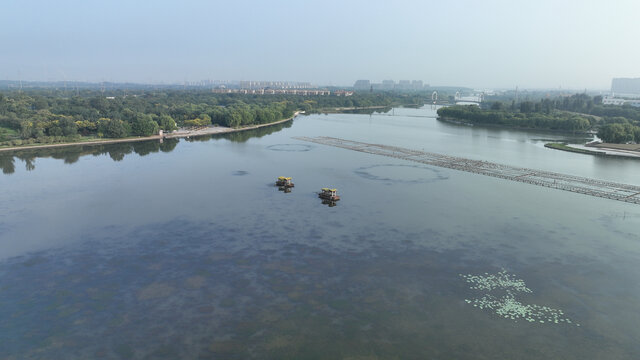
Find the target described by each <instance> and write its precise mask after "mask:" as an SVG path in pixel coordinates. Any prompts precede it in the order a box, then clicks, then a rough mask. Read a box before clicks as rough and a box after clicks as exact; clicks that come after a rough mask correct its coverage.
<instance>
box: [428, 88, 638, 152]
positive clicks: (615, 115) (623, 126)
mask: <svg viewBox="0 0 640 360" xmlns="http://www.w3.org/2000/svg"><path fill="white" fill-rule="evenodd" d="M438 115H439V116H441V117H443V118H451V119H456V120H460V121H465V122H469V123H474V124H491V125H501V126H510V127H520V128H531V129H548V130H558V131H572V132H576V131H588V130H594V129H597V130H598V133H597V134H598V137H599V138H601V139H602V140H603V141H604V142H610V143H625V142H637V143H640V109H638V108H634V107H633V106H630V105H624V106H617V105H603V104H602V96H594V97H591V96H589V95H587V94H574V95H571V96H561V97H555V98H542V99H540V100H539V101H521V102H518V103H516V102H515V100H512V101H511V102H510V103H509V102H507V101H493V102H491V101H490V102H487V103H483V108H479V107H477V106H451V107H446V108H441V109H438ZM589 115H593V116H589Z"/></svg>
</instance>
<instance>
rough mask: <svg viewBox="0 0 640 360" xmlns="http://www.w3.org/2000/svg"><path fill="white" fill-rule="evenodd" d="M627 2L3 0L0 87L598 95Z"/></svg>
mask: <svg viewBox="0 0 640 360" xmlns="http://www.w3.org/2000/svg"><path fill="white" fill-rule="evenodd" d="M638 14H640V3H638V2H636V1H631V0H619V1H615V2H610V3H603V2H601V1H595V0H586V1H569V0H566V1H551V0H540V1H536V2H512V1H502V0H487V1H483V2H476V1H467V0H460V1H457V2H456V3H455V4H450V3H446V2H441V1H438V2H436V1H418V0H414V1H409V0H399V1H397V2H394V3H393V4H391V3H389V2H387V1H382V0H371V1H364V0H353V1H347V2H343V1H337V0H327V1H322V2H313V1H310V2H299V1H292V0H280V1H273V2H268V3H267V2H259V1H247V0H245V1H236V2H210V1H204V0H187V1H181V2H178V1H170V0H158V1H154V2H150V1H135V2H132V1H124V0H113V1H111V2H86V1H79V0H60V1H56V2H50V1H44V0H34V1H30V2H24V1H16V0H8V1H7V2H5V3H4V4H3V10H2V12H1V13H0V41H1V43H2V44H3V45H2V47H3V55H2V57H0V79H2V80H5V79H9V80H32V81H33V80H36V81H64V80H67V81H88V82H102V81H109V82H133V83H149V84H169V83H177V84H179V83H184V82H185V81H186V82H194V81H202V80H205V79H220V80H239V81H242V80H263V81H300V82H311V83H314V84H318V85H338V86H351V85H353V84H354V82H355V81H356V80H358V79H372V80H374V81H382V80H384V79H394V80H395V81H398V80H401V79H421V80H423V81H424V82H425V83H429V84H432V85H435V86H445V85H447V86H464V87H471V88H515V87H516V86H519V87H520V88H564V89H584V88H587V89H601V90H607V89H610V87H611V79H612V78H617V77H629V78H635V77H640V67H638V65H637V60H638V59H640V48H639V47H637V46H634V45H633V44H635V41H636V39H635V38H636V36H635V33H634V32H633V31H630V29H633V28H635V27H636V18H637V16H638Z"/></svg>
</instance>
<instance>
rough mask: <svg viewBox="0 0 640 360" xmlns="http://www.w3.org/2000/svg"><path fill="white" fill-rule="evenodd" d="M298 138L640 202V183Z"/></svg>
mask: <svg viewBox="0 0 640 360" xmlns="http://www.w3.org/2000/svg"><path fill="white" fill-rule="evenodd" d="M294 139H297V140H303V141H309V142H314V143H318V144H323V145H329V146H335V147H340V148H344V149H350V150H355V151H360V152H364V153H369V154H375V155H382V156H389V157H394V158H398V159H404V160H409V161H414V162H419V163H422V164H427V165H433V166H439V167H443V168H448V169H454V170H460V171H466V172H471V173H475V174H481V175H487V176H493V177H496V178H500V179H506V180H513V181H519V182H523V183H527V184H532V185H538V186H545V187H549V188H554V189H559V190H565V191H571V192H575V193H580V194H585V195H591V196H597V197H601V198H606V199H611V200H617V201H624V202H628V203H633V204H639V205H640V186H635V185H628V184H620V183H615V182H610V181H604V180H597V179H589V178H584V177H579V176H573V175H566V174H560V173H554V172H549V171H541V170H534V169H527V168H520V167H515V166H509V165H502V164H496V163H492V162H488V161H480V160H472V159H465V158H461V157H455V156H448V155H442V154H436V153H430V152H424V151H417V150H412V149H406V148H401V147H396V146H388V145H380V144H368V143H363V142H358V141H352V140H345V139H338V138H334V137H326V136H319V137H305V136H297V137H294Z"/></svg>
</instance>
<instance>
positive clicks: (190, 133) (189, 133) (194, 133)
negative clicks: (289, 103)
mask: <svg viewBox="0 0 640 360" xmlns="http://www.w3.org/2000/svg"><path fill="white" fill-rule="evenodd" d="M302 113H304V112H303V111H296V112H295V113H294V114H293V116H292V117H290V118H287V119H282V120H278V121H274V122H271V123H268V124H257V125H249V126H246V127H242V128H230V127H226V126H209V127H206V128H204V129H199V130H187V129H178V130H175V131H174V132H171V133H167V134H163V135H151V136H140V137H129V138H121V139H106V140H91V141H78V142H72V143H59V144H42V145H22V146H12V147H6V148H0V152H2V151H20V150H31V149H47V148H57V147H67V146H93V145H105V144H117V143H127V142H138V141H148V140H162V139H179V138H189V137H198V136H206V135H216V134H227V133H233V132H240V131H247V130H253V129H259V128H262V127H266V126H271V125H277V124H281V123H284V122H287V121H292V120H293V119H294V118H296V117H297V116H298V115H300V114H302Z"/></svg>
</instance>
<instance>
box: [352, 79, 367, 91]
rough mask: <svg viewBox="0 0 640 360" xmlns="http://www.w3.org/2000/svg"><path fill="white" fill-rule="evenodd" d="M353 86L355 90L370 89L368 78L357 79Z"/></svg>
mask: <svg viewBox="0 0 640 360" xmlns="http://www.w3.org/2000/svg"><path fill="white" fill-rule="evenodd" d="M353 88H354V89H355V90H369V89H371V82H370V81H369V80H357V81H356V83H355V84H353Z"/></svg>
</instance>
